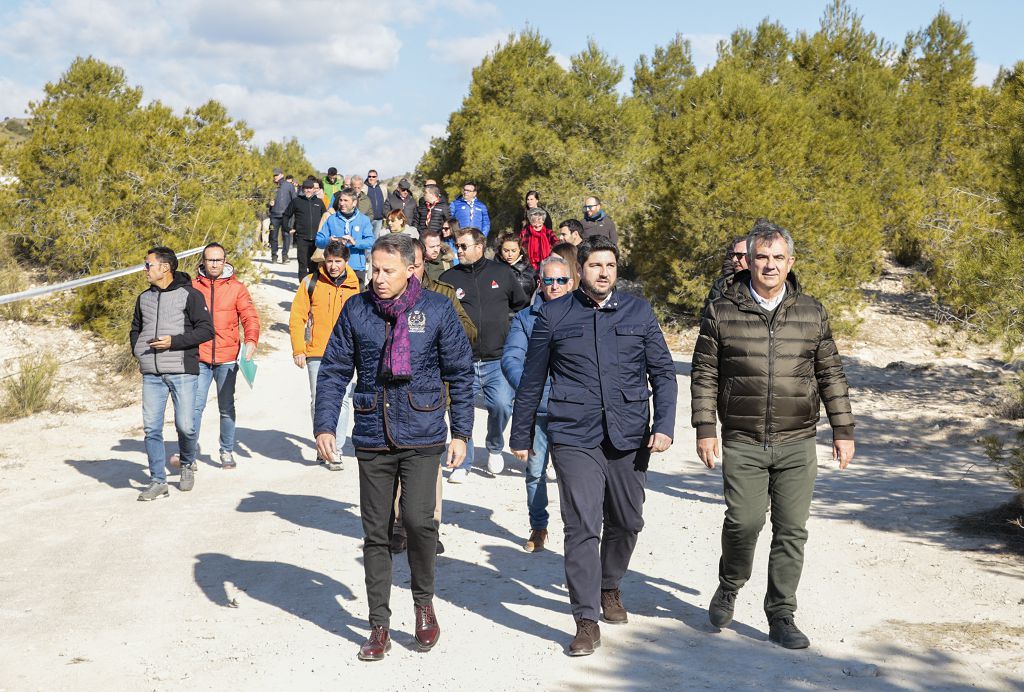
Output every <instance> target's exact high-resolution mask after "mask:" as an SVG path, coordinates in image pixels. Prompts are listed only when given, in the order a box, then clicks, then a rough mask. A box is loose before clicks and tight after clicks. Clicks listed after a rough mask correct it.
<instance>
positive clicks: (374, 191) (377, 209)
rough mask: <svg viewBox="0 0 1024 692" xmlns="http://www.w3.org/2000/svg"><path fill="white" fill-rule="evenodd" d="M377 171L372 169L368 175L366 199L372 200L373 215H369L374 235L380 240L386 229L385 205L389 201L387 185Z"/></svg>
mask: <svg viewBox="0 0 1024 692" xmlns="http://www.w3.org/2000/svg"><path fill="white" fill-rule="evenodd" d="M378 178H379V177H378V175H377V171H375V170H373V169H372V168H371V169H370V170H369V171H368V172H367V173H366V197H367V199H369V200H370V207H371V209H372V210H373V213H372V214H367V216H369V217H370V221H372V222H373V235H374V237H377V238H379V237H380V232H381V228H383V227H384V213H385V212H384V203H385V202H387V199H388V188H387V185H385V184H384V183H382V182H380V180H379V179H378Z"/></svg>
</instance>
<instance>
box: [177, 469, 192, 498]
mask: <svg viewBox="0 0 1024 692" xmlns="http://www.w3.org/2000/svg"><path fill="white" fill-rule="evenodd" d="M195 467H196V465H195V464H188V465H186V466H182V467H181V478H179V479H178V490H180V491H181V492H183V493H187V492H188V491H189V490H191V489H192V488H194V487H196V468H195Z"/></svg>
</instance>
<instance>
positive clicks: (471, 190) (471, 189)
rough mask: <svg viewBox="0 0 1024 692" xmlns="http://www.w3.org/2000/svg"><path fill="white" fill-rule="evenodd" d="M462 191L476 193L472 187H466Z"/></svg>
mask: <svg viewBox="0 0 1024 692" xmlns="http://www.w3.org/2000/svg"><path fill="white" fill-rule="evenodd" d="M462 191H463V192H476V190H474V189H473V188H471V187H464V188H462Z"/></svg>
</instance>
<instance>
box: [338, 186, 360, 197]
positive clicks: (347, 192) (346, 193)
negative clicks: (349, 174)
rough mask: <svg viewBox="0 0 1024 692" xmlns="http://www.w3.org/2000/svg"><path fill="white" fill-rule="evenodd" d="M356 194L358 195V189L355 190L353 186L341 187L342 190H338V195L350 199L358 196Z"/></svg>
mask: <svg viewBox="0 0 1024 692" xmlns="http://www.w3.org/2000/svg"><path fill="white" fill-rule="evenodd" d="M356 196H357V195H356V191H355V190H353V189H352V188H350V187H343V188H342V189H341V190H340V191H339V192H338V197H348V198H349V199H355V198H356Z"/></svg>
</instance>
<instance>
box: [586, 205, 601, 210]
mask: <svg viewBox="0 0 1024 692" xmlns="http://www.w3.org/2000/svg"><path fill="white" fill-rule="evenodd" d="M599 206H601V205H600V204H584V205H583V208H584V209H597V208H598V207H599Z"/></svg>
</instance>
